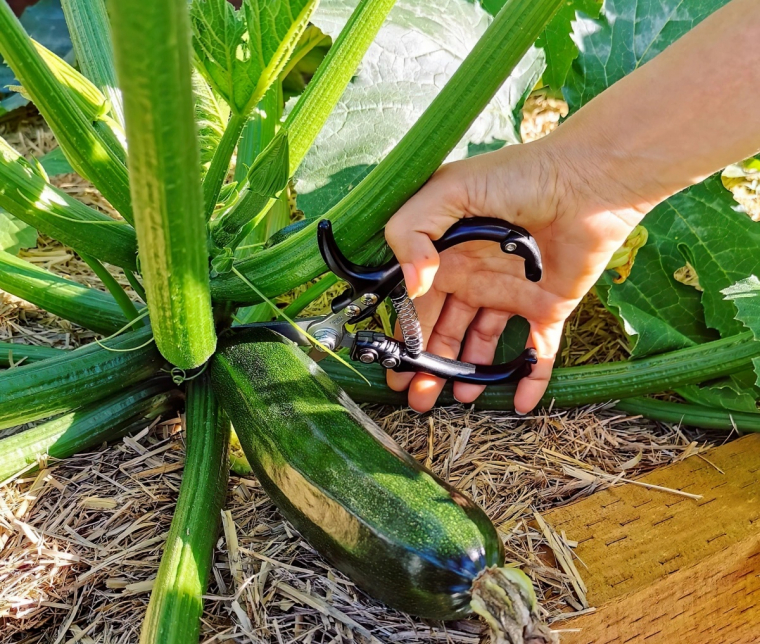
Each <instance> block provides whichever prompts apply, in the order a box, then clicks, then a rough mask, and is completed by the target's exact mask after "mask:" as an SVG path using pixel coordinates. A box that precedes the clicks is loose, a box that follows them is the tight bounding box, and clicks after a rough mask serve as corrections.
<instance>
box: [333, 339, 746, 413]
mask: <svg viewBox="0 0 760 644" xmlns="http://www.w3.org/2000/svg"><path fill="white" fill-rule="evenodd" d="M758 356H760V342H756V341H755V340H754V339H753V336H752V332H751V331H747V332H746V333H741V334H739V335H735V336H731V337H729V338H723V339H722V340H715V341H713V342H706V343H704V344H699V345H696V346H694V347H688V348H686V349H679V350H678V351H669V352H667V353H661V354H659V355H656V356H651V357H648V358H641V359H639V360H627V361H623V362H611V363H607V364H601V365H592V366H585V367H562V368H560V369H555V370H554V372H553V373H552V378H551V381H550V382H549V387H548V389H547V390H546V393H545V394H544V397H543V398H542V399H541V403H540V404H542V405H545V406H548V405H549V404H551V403H552V402H553V403H554V404H555V405H556V406H558V407H575V406H577V405H585V404H589V403H600V402H607V401H610V400H619V399H622V398H628V397H631V396H642V395H646V394H655V393H659V392H661V391H665V390H668V389H672V388H674V387H679V386H681V385H686V384H691V383H698V382H704V381H705V380H711V379H713V378H719V377H721V376H727V375H729V374H732V373H735V372H737V371H739V370H741V369H746V368H748V367H751V365H752V358H755V357H758ZM320 366H321V367H322V368H323V369H324V370H325V371H326V372H327V373H328V374H329V375H330V376H331V377H332V378H333V380H335V382H336V383H337V384H338V385H340V386H341V387H343V389H345V390H346V392H347V393H348V394H349V395H350V396H351V397H352V398H353V399H354V400H356V402H360V403H363V402H372V403H381V404H388V405H405V404H406V392H395V391H392V390H391V389H389V388H388V387H387V386H386V384H385V372H384V371H383V370H382V369H380V368H378V367H376V366H372V367H366V366H364V365H358V364H357V368H358V370H359V371H360V372H361V374H362V375H363V376H364V377H365V378H367V380H369V381H370V383H371V385H372V386H368V385H366V384H365V383H364V382H362V381H361V380H359V378H357V377H356V376H355V375H354V374H351V373H350V372H349V371H348V370H347V369H345V368H344V367H341V366H340V365H338V364H336V363H335V362H333V361H330V360H326V361H324V362H322V363H321V365H320ZM514 394H515V385H499V386H492V387H487V388H486V390H485V391H484V392H483V393H482V394H481V395H480V397H479V398H478V399H477V400H476V401H475V407H476V408H478V409H499V410H501V409H504V410H507V409H513V408H514V406H513V399H514ZM438 401H439V403H440V404H443V405H451V404H455V403H456V400H455V399H454V397H453V396H452V393H451V385H450V384H448V385H447V386H446V388H445V389H444V390H443V394H442V396H441V397H440V398H439V399H438Z"/></svg>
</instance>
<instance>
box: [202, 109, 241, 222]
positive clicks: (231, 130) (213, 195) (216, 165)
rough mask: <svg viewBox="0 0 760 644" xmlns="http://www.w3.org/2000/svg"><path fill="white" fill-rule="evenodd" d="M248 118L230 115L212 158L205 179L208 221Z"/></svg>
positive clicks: (205, 204)
mask: <svg viewBox="0 0 760 644" xmlns="http://www.w3.org/2000/svg"><path fill="white" fill-rule="evenodd" d="M247 120H248V116H247V115H242V114H235V113H233V114H232V116H230V120H229V121H228V122H227V127H226V128H225V130H224V134H223V135H222V140H221V141H219V147H217V148H216V152H214V156H213V158H212V159H211V165H210V166H209V168H208V172H207V173H206V176H205V177H204V179H203V204H204V209H205V212H206V221H208V220H209V219H211V215H213V214H214V208H215V207H216V200H217V198H218V197H219V191H220V190H221V189H222V184H223V183H224V179H225V177H226V176H227V171H228V170H229V169H230V159H232V153H233V152H234V151H235V146H236V145H237V143H238V140H239V139H240V133H241V132H242V131H243V127H244V126H245V124H246V122H247Z"/></svg>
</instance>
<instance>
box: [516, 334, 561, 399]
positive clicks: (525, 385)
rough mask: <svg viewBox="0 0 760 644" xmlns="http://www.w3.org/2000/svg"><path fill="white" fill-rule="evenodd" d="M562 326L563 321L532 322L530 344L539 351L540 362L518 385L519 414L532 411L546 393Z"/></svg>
mask: <svg viewBox="0 0 760 644" xmlns="http://www.w3.org/2000/svg"><path fill="white" fill-rule="evenodd" d="M562 327H563V323H558V324H552V325H534V324H533V323H531V325H530V338H529V340H528V346H529V347H534V348H535V349H536V351H537V352H538V362H537V363H536V364H535V365H533V369H532V371H531V373H530V375H529V376H526V377H525V378H523V379H522V380H520V382H519V383H518V385H517V391H516V392H515V411H516V412H517V413H518V414H527V413H528V412H530V411H532V410H533V409H534V408H535V407H536V405H538V403H539V401H540V400H541V397H542V396H543V395H544V392H545V391H546V387H547V386H548V385H549V378H550V377H551V375H552V368H553V366H554V358H555V356H556V355H557V351H558V350H559V344H560V341H561V339H562Z"/></svg>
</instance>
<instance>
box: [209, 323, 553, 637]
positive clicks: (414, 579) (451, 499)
mask: <svg viewBox="0 0 760 644" xmlns="http://www.w3.org/2000/svg"><path fill="white" fill-rule="evenodd" d="M210 373H211V379H212V382H213V386H214V390H215V391H216V392H217V395H218V396H219V399H220V401H221V404H222V407H223V408H224V410H225V412H226V413H227V415H228V416H229V417H230V420H231V421H232V424H233V425H234V427H235V431H236V432H237V435H238V438H239V439H240V444H241V445H242V446H243V450H244V451H245V454H246V457H247V459H248V462H249V463H250V465H251V468H252V470H253V471H254V473H255V474H256V476H257V478H258V479H259V481H260V483H261V485H262V487H263V488H264V490H265V491H266V492H267V494H268V495H269V497H270V498H271V499H272V500H273V501H274V503H275V504H276V505H277V507H278V508H279V509H280V511H281V512H282V514H283V515H284V516H285V518H287V519H288V520H289V521H290V522H291V523H292V524H293V525H294V526H295V527H296V529H297V530H298V531H299V532H300V533H301V534H302V535H303V536H304V537H305V538H306V540H307V541H308V542H309V543H310V544H311V545H312V546H313V547H314V548H315V549H316V550H317V551H318V552H319V553H320V554H321V555H323V556H324V557H325V558H326V559H328V560H329V561H330V562H331V563H332V564H333V565H334V566H335V567H336V568H338V569H339V570H341V571H343V572H344V573H346V574H347V575H348V576H349V577H350V578H351V579H352V580H353V581H354V582H355V583H356V584H357V585H358V586H359V587H360V588H362V589H363V590H364V591H366V592H367V593H368V594H370V595H372V596H373V597H375V598H377V599H379V600H381V601H383V602H385V603H386V604H388V605H389V606H392V607H394V608H398V609H401V610H403V611H406V612H407V613H411V614H414V615H418V616H420V617H425V618H430V619H456V618H459V617H462V616H464V615H467V614H469V613H470V612H471V610H472V609H473V607H471V602H473V601H474V602H475V604H474V608H476V609H478V610H480V609H482V608H483V606H482V603H483V601H486V602H487V603H489V604H490V605H491V606H493V601H489V600H488V598H487V597H486V595H488V593H487V592H484V591H483V587H491V588H492V587H493V584H495V583H499V584H500V586H501V587H502V588H505V591H504V592H506V593H508V594H509V596H510V599H512V600H513V601H514V606H507V605H506V603H505V602H501V605H500V611H498V610H497V611H496V612H500V613H501V614H502V615H505V614H507V613H509V614H510V615H511V619H512V620H517V621H518V622H520V625H519V629H520V630H521V632H522V630H526V632H528V631H530V632H533V631H534V630H535V631H536V632H542V633H544V635H545V638H544V639H538V638H537V639H535V643H536V644H537V643H538V642H541V641H550V639H549V638H550V635H549V634H548V633H547V632H545V629H544V627H542V626H540V625H537V624H534V620H535V618H536V615H535V596H534V595H533V590H532V586H531V584H530V581H529V580H528V579H527V578H526V577H525V576H524V575H523V574H522V573H520V572H519V571H517V570H515V569H512V568H506V569H505V568H500V566H502V565H503V563H504V547H503V545H502V542H501V539H500V538H499V535H498V534H497V532H496V529H495V528H494V526H493V524H492V523H491V521H490V520H489V519H488V517H487V516H486V514H485V513H484V512H483V511H482V510H481V509H480V508H479V507H478V506H477V505H475V504H474V503H473V502H472V501H471V500H470V499H469V498H468V497H466V496H465V495H464V494H462V493H461V492H459V491H457V490H456V489H454V488H453V487H451V486H450V485H449V484H447V483H446V482H444V481H442V480H441V479H439V478H438V477H436V476H435V475H434V474H432V473H431V472H429V471H428V470H426V469H425V468H424V467H422V466H421V465H420V464H419V463H417V461H415V460H414V459H413V458H412V457H411V456H409V455H408V454H407V453H406V452H404V451H403V450H402V449H401V448H400V447H399V446H398V445H397V444H396V443H395V442H393V441H392V440H391V439H390V438H389V437H388V436H387V435H386V434H384V433H383V431H382V430H381V429H380V428H379V427H378V426H377V425H375V424H374V423H373V422H372V421H371V420H370V419H369V418H368V417H367V416H366V415H365V414H364V413H363V412H362V411H361V410H360V409H359V408H358V407H357V406H356V405H355V404H354V403H353V402H352V401H351V400H350V399H349V398H348V396H346V394H345V393H343V391H341V390H340V389H339V388H338V387H336V386H335V384H334V383H333V382H332V381H331V380H330V378H329V377H328V376H327V375H326V374H325V373H324V372H323V371H322V370H321V369H320V368H319V367H318V366H317V365H316V364H315V363H314V362H312V361H311V360H310V359H309V358H308V357H307V356H306V355H305V354H304V353H303V352H301V351H300V350H299V349H298V348H296V347H295V345H293V344H292V343H290V342H288V341H287V340H284V339H283V338H282V337H281V336H279V335H278V334H276V333H274V332H273V331H270V330H268V329H265V328H252V329H251V328H249V329H243V330H239V331H232V332H228V334H227V335H226V336H225V337H224V339H223V340H222V341H220V348H219V350H218V351H217V353H216V354H215V355H214V357H213V358H212V359H211V363H210ZM474 591H476V592H475V594H476V595H477V596H474V595H473V592H474ZM507 621H508V620H507ZM512 627H514V624H513V625H512ZM526 639H527V638H526ZM519 641H522V639H520V640H519ZM528 641H534V640H528Z"/></svg>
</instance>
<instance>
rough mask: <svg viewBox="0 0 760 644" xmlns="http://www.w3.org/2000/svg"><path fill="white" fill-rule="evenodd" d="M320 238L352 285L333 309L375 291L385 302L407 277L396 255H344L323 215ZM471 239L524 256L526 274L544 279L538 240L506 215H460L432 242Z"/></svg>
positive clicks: (441, 244) (442, 244) (443, 245)
mask: <svg viewBox="0 0 760 644" xmlns="http://www.w3.org/2000/svg"><path fill="white" fill-rule="evenodd" d="M317 240H318V242H319V250H320V252H321V253H322V258H323V259H324V260H325V263H326V264H327V266H328V267H329V268H330V270H331V271H332V272H333V273H335V274H336V275H337V276H338V277H340V278H341V279H343V280H345V281H346V282H348V283H349V285H350V286H351V288H349V289H348V290H346V291H345V292H344V293H343V294H341V295H340V296H338V297H337V298H335V299H334V300H333V302H332V310H333V312H334V313H337V312H338V311H342V310H343V309H344V308H345V307H346V306H348V305H349V304H350V303H351V302H352V301H354V300H355V299H356V298H358V297H361V296H362V295H367V294H369V293H373V294H374V295H375V296H376V298H375V301H376V302H382V301H383V300H384V299H385V298H386V297H388V295H390V293H391V291H393V290H394V289H395V288H396V287H397V286H398V285H399V284H401V282H402V281H403V279H404V276H403V273H402V271H401V266H400V265H399V263H398V260H397V259H396V258H395V257H394V258H392V259H391V260H390V261H388V262H386V263H385V264H383V265H382V266H377V267H369V266H359V265H358V264H354V263H353V262H351V261H349V259H348V258H347V257H346V256H345V255H343V253H342V252H341V250H340V248H338V244H337V243H336V241H335V236H334V235H333V231H332V224H331V223H330V220H328V219H323V220H321V221H320V222H319V225H318V226H317ZM470 241H493V242H496V243H498V244H499V246H501V250H502V251H504V252H505V253H507V254H510V255H516V256H518V257H522V258H523V259H524V260H525V277H526V278H528V279H529V280H530V281H531V282H538V281H539V280H540V279H541V274H542V265H541V252H540V251H539V249H538V244H537V243H536V240H535V239H533V237H531V235H530V233H529V232H528V231H527V230H525V229H524V228H520V227H519V226H515V225H513V224H508V223H507V222H506V221H504V220H503V219H496V218H494V217H468V218H466V219H461V220H459V221H458V222H457V223H455V224H454V225H453V226H452V227H451V228H449V229H448V230H447V231H446V232H445V233H444V234H443V236H442V237H441V238H440V239H436V240H435V241H434V242H433V245H434V246H435V248H436V250H438V251H439V252H442V251H444V250H446V249H447V248H451V247H452V246H456V245H457V244H463V243H465V242H470ZM373 310H374V309H373V307H370V308H369V309H366V310H365V311H364V312H363V314H362V315H361V316H359V317H357V318H356V319H354V320H352V322H358V321H359V320H361V319H362V318H364V317H367V316H369V315H371V313H372V311H373Z"/></svg>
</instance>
